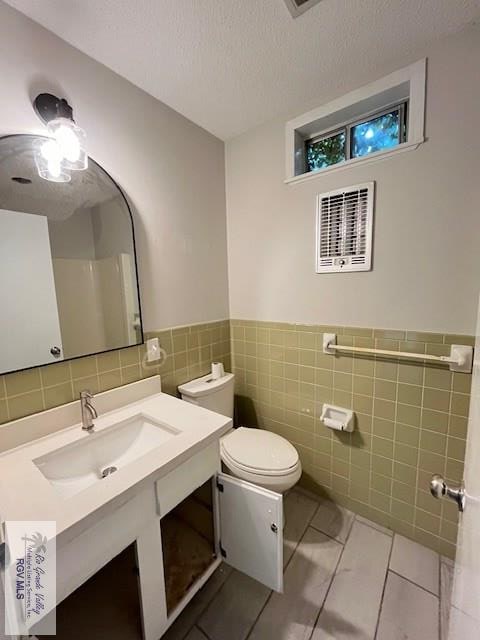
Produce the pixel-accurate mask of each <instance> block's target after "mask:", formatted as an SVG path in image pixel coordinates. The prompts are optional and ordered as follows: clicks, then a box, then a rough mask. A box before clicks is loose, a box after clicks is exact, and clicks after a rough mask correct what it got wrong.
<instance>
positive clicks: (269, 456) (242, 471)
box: [220, 427, 302, 492]
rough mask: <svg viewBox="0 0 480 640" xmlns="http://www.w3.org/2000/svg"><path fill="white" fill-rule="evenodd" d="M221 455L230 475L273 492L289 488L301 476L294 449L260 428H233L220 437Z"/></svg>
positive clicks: (299, 464)
mask: <svg viewBox="0 0 480 640" xmlns="http://www.w3.org/2000/svg"><path fill="white" fill-rule="evenodd" d="M220 452H221V457H222V460H223V462H224V464H225V465H226V467H227V468H228V469H229V470H230V471H231V472H232V474H233V475H235V476H237V477H238V478H242V479H243V480H247V481H248V482H253V483H255V484H259V485H260V486H263V487H265V488H267V489H272V490H273V491H279V492H283V491H286V490H288V489H290V488H291V487H292V486H293V485H294V484H295V483H296V482H297V481H298V479H299V478H300V475H301V473H302V467H301V463H300V459H299V457H298V452H297V450H296V449H295V447H294V446H293V445H292V444H290V442H288V440H286V439H285V438H283V437H282V436H279V435H277V434H275V433H271V432H270V431H265V430H263V429H248V428H245V427H239V428H238V429H235V430H234V431H233V432H231V433H229V434H228V435H226V436H225V437H224V438H222V440H221V445H220Z"/></svg>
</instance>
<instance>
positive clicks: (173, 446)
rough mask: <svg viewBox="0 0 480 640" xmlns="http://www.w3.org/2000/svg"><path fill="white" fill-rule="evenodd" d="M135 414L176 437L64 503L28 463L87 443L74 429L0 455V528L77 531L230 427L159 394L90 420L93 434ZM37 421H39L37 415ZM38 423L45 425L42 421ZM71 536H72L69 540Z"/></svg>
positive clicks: (226, 421) (215, 416)
mask: <svg viewBox="0 0 480 640" xmlns="http://www.w3.org/2000/svg"><path fill="white" fill-rule="evenodd" d="M139 412H145V413H146V414H148V415H150V416H151V417H152V418H154V419H157V420H159V421H163V422H165V423H167V424H169V425H171V426H172V427H174V428H175V429H177V430H178V431H179V432H180V433H179V434H178V435H175V437H173V438H170V439H169V440H168V441H167V442H165V443H163V444H162V445H161V446H159V447H157V448H156V449H153V450H151V451H149V452H148V453H147V454H145V455H143V456H141V457H140V458H138V459H137V460H134V461H133V462H130V463H129V464H127V465H125V466H124V467H123V468H119V469H118V471H117V472H116V473H114V474H112V475H111V476H109V477H108V478H106V479H104V480H102V481H101V482H98V483H96V484H94V485H92V486H90V487H88V488H86V489H84V490H83V491H81V492H80V493H77V494H76V495H73V496H71V497H69V498H64V497H62V496H60V495H59V493H58V492H57V491H56V489H55V488H54V486H52V484H50V482H49V481H48V480H47V478H46V477H45V476H44V475H43V474H42V472H41V471H40V470H39V469H38V468H37V466H36V465H35V463H34V462H33V460H35V459H36V458H38V457H40V456H44V455H46V454H47V453H50V452H52V451H55V450H57V449H60V448H62V447H64V446H66V445H69V444H71V443H76V442H79V441H81V440H85V439H88V438H89V437H91V435H90V434H89V433H87V432H85V431H82V429H81V424H80V423H78V424H75V425H73V426H70V427H68V428H65V429H63V430H61V431H56V432H55V433H53V434H50V435H47V436H44V437H42V438H40V439H38V440H34V441H32V442H30V443H28V444H25V445H22V446H20V447H17V448H16V449H12V450H10V451H6V452H5V453H3V454H1V455H0V522H3V521H5V520H54V521H56V524H57V536H58V535H59V534H61V533H63V532H66V531H67V530H69V529H71V528H72V527H75V525H78V524H80V525H81V523H82V521H84V522H85V523H86V522H87V521H88V519H89V516H92V515H93V514H95V516H96V517H97V516H100V515H101V514H100V512H103V510H104V509H107V510H108V509H109V508H110V509H112V508H116V506H117V505H119V504H122V503H124V502H125V501H126V500H127V499H130V498H131V497H133V495H135V494H136V493H137V492H138V491H140V490H141V489H142V488H144V487H146V486H147V484H149V483H150V484H151V483H153V482H154V481H155V480H157V479H158V478H161V477H162V476H164V475H166V474H167V473H169V472H170V471H172V470H173V469H174V468H175V467H177V466H178V465H179V464H180V463H182V462H184V461H185V460H187V459H188V458H190V457H191V456H192V455H193V454H195V453H197V452H198V451H200V450H201V449H202V448H204V447H206V446H207V445H208V444H209V443H211V442H213V441H214V440H218V439H219V438H220V437H221V436H222V435H223V434H224V433H226V432H227V431H228V429H229V428H230V427H231V424H232V421H231V419H230V418H227V417H225V416H222V415H220V414H217V413H213V412H212V411H208V410H206V409H202V408H201V407H198V406H196V405H193V404H189V403H187V402H184V401H182V400H179V399H177V398H174V397H172V396H169V395H167V394H165V393H155V394H153V395H150V396H148V397H145V398H143V399H140V400H137V401H135V402H131V403H129V404H126V405H125V406H123V407H120V408H118V409H115V410H113V411H109V412H107V413H104V414H103V415H100V416H99V418H98V419H97V420H95V432H96V433H99V432H101V431H102V430H104V429H107V428H108V427H111V426H113V425H114V424H116V423H117V422H120V421H122V420H125V419H127V418H129V417H131V416H134V415H137V414H138V413H139ZM43 413H46V412H43ZM38 415H39V416H41V417H42V414H38ZM42 419H43V421H45V416H43V417H42ZM86 519H87V520H86ZM80 528H81V529H83V526H81V527H80ZM75 529H76V527H75ZM77 533H78V531H75V535H76V534H77ZM71 534H73V531H71Z"/></svg>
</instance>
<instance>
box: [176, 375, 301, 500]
mask: <svg viewBox="0 0 480 640" xmlns="http://www.w3.org/2000/svg"><path fill="white" fill-rule="evenodd" d="M233 389H234V375H233V374H232V373H227V374H225V375H224V376H222V377H221V378H219V379H217V380H213V379H212V376H211V375H210V374H208V375H206V376H202V377H201V378H197V379H195V380H192V381H190V382H187V383H186V384H183V385H180V386H179V387H178V390H179V392H180V394H181V396H182V399H183V400H186V401H187V402H191V403H192V404H197V405H199V406H201V407H205V408H206V409H210V410H211V411H216V412H217V413H221V414H222V415H226V416H228V417H230V418H231V417H233ZM220 455H221V458H222V462H223V464H224V466H225V467H226V469H227V470H228V472H229V473H230V474H231V475H232V476H235V477H236V478H240V479H241V480H246V481H247V482H252V483H253V484H256V485H259V486H260V487H263V488H265V489H270V490H271V491H276V492H277V493H284V492H286V491H288V490H289V489H291V488H292V487H293V486H294V485H295V484H296V483H297V482H298V480H299V479H300V476H301V475H302V465H301V462H300V459H299V457H298V452H297V450H296V449H295V447H294V446H293V445H292V444H291V443H290V442H289V441H288V440H286V439H285V438H283V437H282V436H279V435H277V434H275V433H271V432H270V431H265V430H264V429H251V428H247V427H238V428H237V429H232V430H231V431H230V432H229V433H227V435H225V436H224V437H223V438H222V439H221V440H220Z"/></svg>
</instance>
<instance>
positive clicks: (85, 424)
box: [80, 391, 98, 433]
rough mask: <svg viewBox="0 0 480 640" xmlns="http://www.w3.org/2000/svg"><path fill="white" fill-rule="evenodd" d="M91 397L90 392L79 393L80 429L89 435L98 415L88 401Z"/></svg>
mask: <svg viewBox="0 0 480 640" xmlns="http://www.w3.org/2000/svg"><path fill="white" fill-rule="evenodd" d="M92 398H93V395H92V394H91V393H90V391H80V407H81V409H82V429H83V430H84V431H88V432H89V433H91V432H92V431H93V428H94V426H95V425H94V424H93V421H94V419H95V418H98V413H97V410H96V409H95V407H94V406H93V404H92V403H91V402H90V400H91V399H92Z"/></svg>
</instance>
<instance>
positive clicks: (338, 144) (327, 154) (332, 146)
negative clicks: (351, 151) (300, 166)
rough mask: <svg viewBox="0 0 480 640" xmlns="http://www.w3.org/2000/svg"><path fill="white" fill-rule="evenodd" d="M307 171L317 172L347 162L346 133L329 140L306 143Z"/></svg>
mask: <svg viewBox="0 0 480 640" xmlns="http://www.w3.org/2000/svg"><path fill="white" fill-rule="evenodd" d="M306 160H307V171H317V170H318V169H323V168H324V167H329V166H330V165H331V164H337V162H343V161H344V160H345V131H341V132H340V133H337V134H335V135H333V136H330V137H329V138H323V139H321V140H317V141H315V139H313V140H307V142H306Z"/></svg>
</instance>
